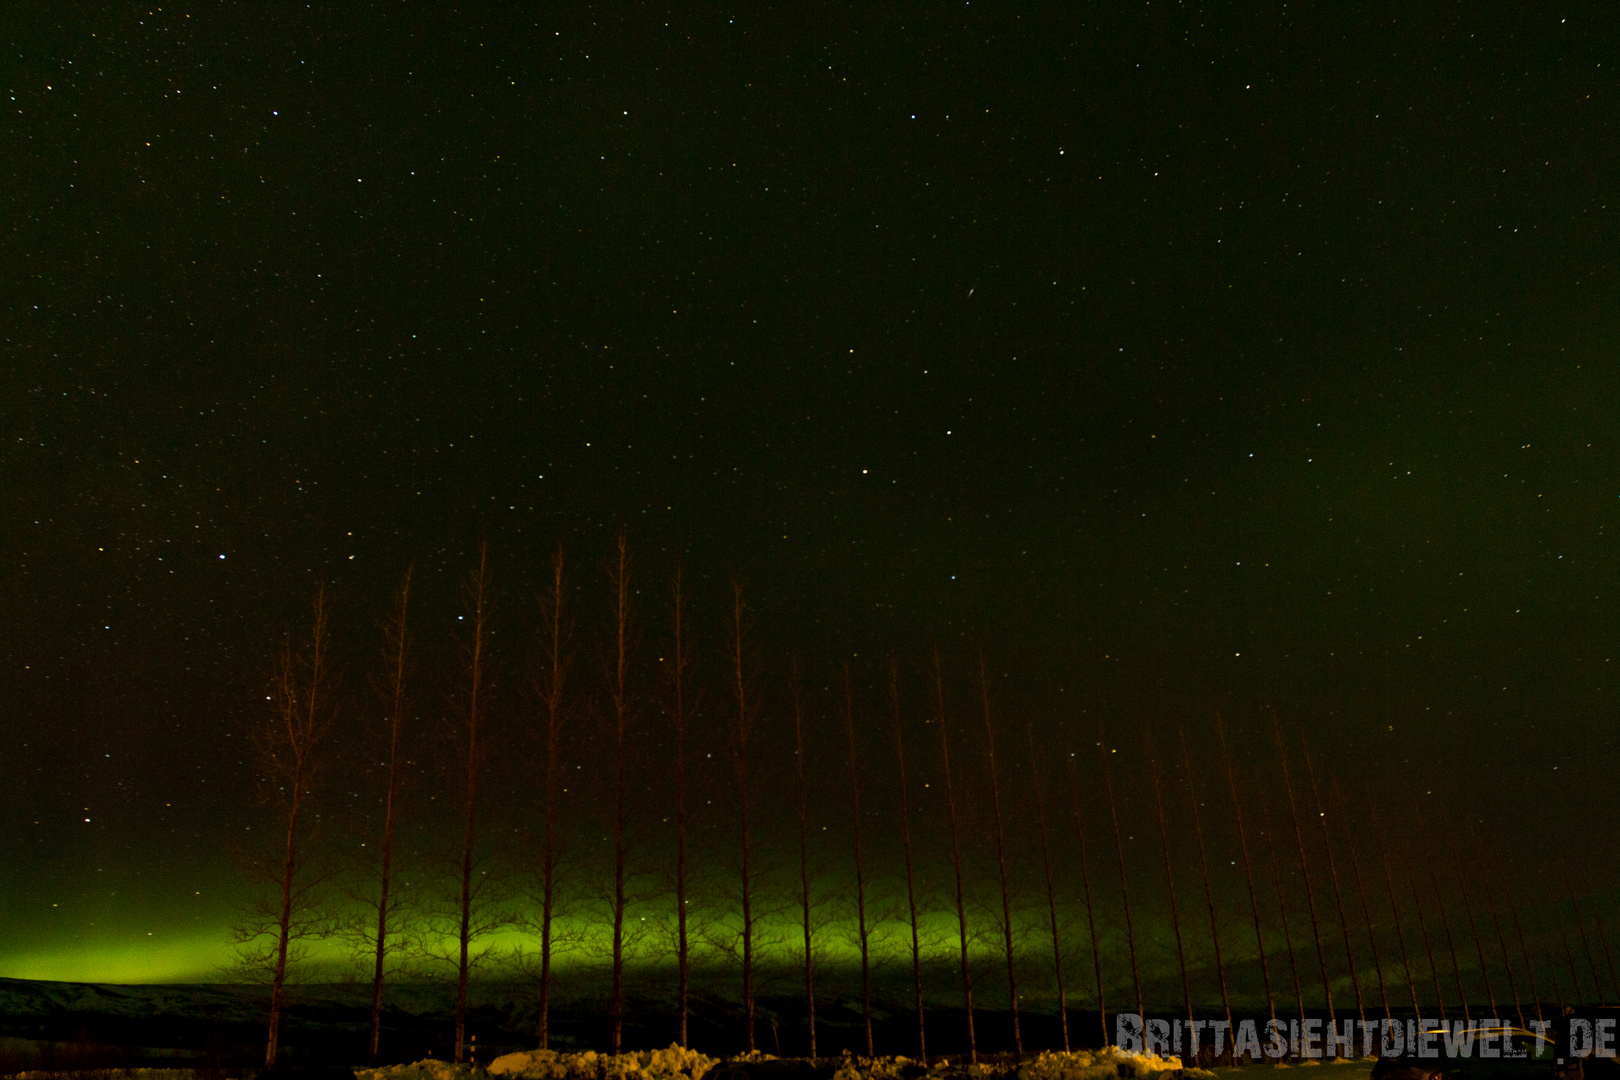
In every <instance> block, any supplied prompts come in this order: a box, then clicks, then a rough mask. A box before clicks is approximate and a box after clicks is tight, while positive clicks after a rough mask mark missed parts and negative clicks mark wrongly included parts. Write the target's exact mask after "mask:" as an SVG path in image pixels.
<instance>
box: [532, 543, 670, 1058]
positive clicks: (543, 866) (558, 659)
mask: <svg viewBox="0 0 1620 1080" xmlns="http://www.w3.org/2000/svg"><path fill="white" fill-rule="evenodd" d="M565 596H566V594H565V592H564V591H563V547H562V545H561V544H558V545H557V551H556V553H555V554H554V555H553V556H552V557H551V574H550V576H549V577H548V578H547V580H546V585H545V589H544V591H543V592H542V593H541V594H540V622H541V626H542V630H541V633H542V638H541V657H540V663H539V664H538V665H537V666H536V669H535V678H534V689H535V697H536V698H537V699H538V701H539V703H540V714H541V715H540V719H541V723H542V725H543V729H542V731H541V737H542V738H543V740H544V742H545V748H546V750H545V753H546V766H545V783H544V788H545V804H546V823H545V834H544V837H543V840H542V842H541V849H540V1015H539V1029H538V1035H539V1042H540V1049H542V1050H545V1049H547V1048H549V1047H550V1045H551V953H552V946H553V937H552V930H553V919H554V917H555V914H556V908H555V901H556V873H557V782H558V779H559V770H560V755H561V753H562V732H563V723H564V720H565V718H566V700H565V694H566V692H567V686H568V671H569V667H570V665H571V656H570V653H569V638H570V630H571V628H570V622H571V620H570V618H569V616H568V613H567V611H566V604H565ZM683 1015H684V1014H683ZM683 1044H684V1043H683Z"/></svg>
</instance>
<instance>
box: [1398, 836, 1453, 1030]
mask: <svg viewBox="0 0 1620 1080" xmlns="http://www.w3.org/2000/svg"><path fill="white" fill-rule="evenodd" d="M1404 865H1405V868H1406V884H1407V887H1408V888H1409V889H1410V890H1411V891H1412V907H1413V908H1415V909H1416V910H1417V917H1418V931H1419V932H1420V933H1421V934H1422V936H1423V951H1424V953H1425V954H1427V956H1428V958H1429V979H1430V981H1431V982H1433V983H1434V1003H1435V1008H1436V1009H1438V1010H1439V1011H1440V1022H1441V1023H1442V1024H1443V1023H1445V1021H1446V998H1445V995H1444V994H1443V993H1441V991H1440V965H1439V964H1437V963H1435V960H1434V942H1433V940H1432V939H1431V938H1430V937H1429V921H1428V919H1426V918H1424V915H1423V897H1422V895H1421V894H1420V893H1419V892H1418V886H1417V875H1416V874H1414V873H1413V871H1412V861H1411V859H1410V857H1408V858H1407V859H1406V860H1404Z"/></svg>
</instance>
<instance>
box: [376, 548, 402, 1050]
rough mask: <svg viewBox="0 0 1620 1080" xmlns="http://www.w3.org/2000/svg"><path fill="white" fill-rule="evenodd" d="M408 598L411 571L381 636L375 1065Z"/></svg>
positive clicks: (396, 802)
mask: <svg viewBox="0 0 1620 1080" xmlns="http://www.w3.org/2000/svg"><path fill="white" fill-rule="evenodd" d="M410 599H411V571H410V570H409V569H406V571H405V581H404V584H402V585H401V586H400V588H399V600H398V603H397V604H396V606H395V609H394V617H393V619H392V620H391V621H390V622H389V623H388V625H387V627H386V629H385V631H384V633H385V636H386V638H387V641H388V661H389V665H388V666H389V668H390V669H391V670H390V671H389V679H388V691H389V693H388V783H387V790H386V791H385V793H384V797H383V834H382V851H381V852H380V853H379V854H380V855H381V858H382V883H381V888H380V890H379V892H378V897H377V958H376V965H375V967H374V968H373V970H372V976H371V1038H370V1040H369V1042H368V1043H367V1047H366V1060H367V1061H368V1062H370V1063H371V1064H372V1065H376V1064H377V1049H378V1044H379V1043H380V1041H381V1036H382V1004H383V981H384V975H385V967H386V964H387V959H388V904H389V890H390V887H391V886H392V884H393V862H394V824H395V821H396V820H397V817H398V813H399V794H400V791H399V784H400V775H401V766H402V765H403V762H402V761H401V760H400V754H399V738H400V734H401V731H402V730H403V728H404V726H405V710H406V702H405V672H406V665H407V664H408V663H409V660H410V635H409V633H408V627H407V624H406V614H407V610H408V607H409V604H410Z"/></svg>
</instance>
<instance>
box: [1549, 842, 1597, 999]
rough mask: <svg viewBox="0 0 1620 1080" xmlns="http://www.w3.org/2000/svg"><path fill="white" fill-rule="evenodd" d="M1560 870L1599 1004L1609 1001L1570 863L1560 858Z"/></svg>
mask: <svg viewBox="0 0 1620 1080" xmlns="http://www.w3.org/2000/svg"><path fill="white" fill-rule="evenodd" d="M1558 872H1559V873H1560V874H1562V875H1563V878H1564V890H1565V891H1566V892H1567V893H1569V910H1570V913H1571V914H1572V915H1574V916H1575V929H1576V930H1577V931H1579V932H1580V935H1581V950H1582V951H1583V952H1584V953H1586V963H1587V966H1589V967H1590V968H1591V969H1592V986H1593V987H1594V988H1595V989H1596V990H1597V999H1598V1002H1599V1004H1606V1003H1607V1002H1608V995H1606V994H1604V992H1603V980H1602V979H1601V978H1599V977H1598V966H1597V960H1596V959H1594V958H1593V956H1592V943H1591V941H1589V940H1588V939H1587V937H1586V923H1585V922H1584V921H1583V920H1582V919H1581V908H1580V905H1579V904H1577V903H1576V902H1575V887H1574V885H1572V884H1571V883H1570V880H1569V865H1568V864H1567V863H1566V862H1564V860H1563V859H1559V860H1558Z"/></svg>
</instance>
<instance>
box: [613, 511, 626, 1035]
mask: <svg viewBox="0 0 1620 1080" xmlns="http://www.w3.org/2000/svg"><path fill="white" fill-rule="evenodd" d="M618 555H619V557H618V562H617V563H616V564H615V566H614V569H613V573H612V578H613V595H614V603H613V692H612V699H613V700H612V705H613V1001H612V1006H611V1009H612V1031H611V1033H610V1036H609V1045H610V1046H611V1047H612V1050H613V1053H614V1055H615V1056H617V1055H618V1054H619V1053H620V1052H621V1051H622V1050H623V1048H624V909H625V895H624V889H625V846H624V794H625V738H626V735H627V733H628V731H629V727H630V706H631V701H630V685H629V672H630V544H629V539H628V537H627V536H626V535H625V530H624V529H623V528H621V529H620V530H619V550H618Z"/></svg>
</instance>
